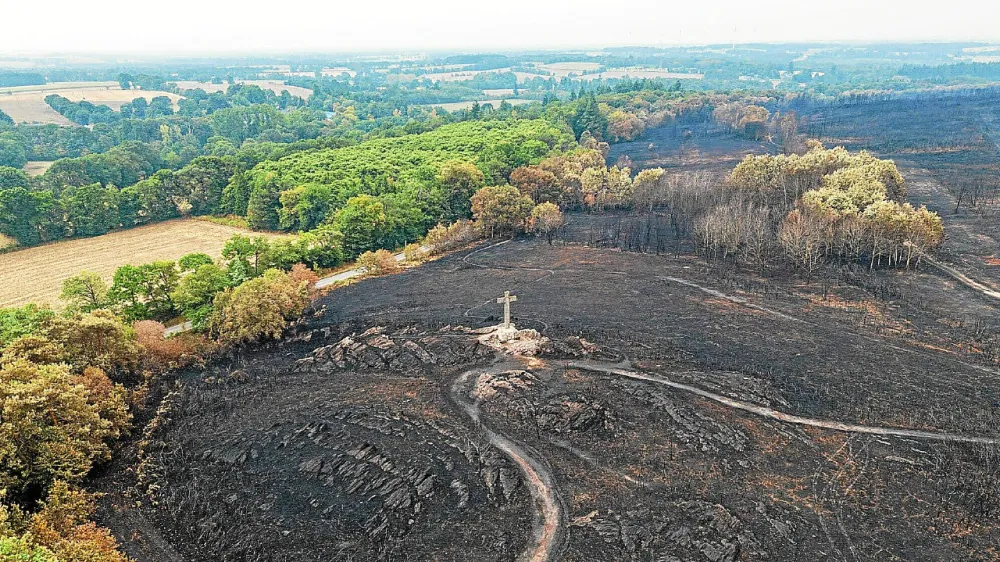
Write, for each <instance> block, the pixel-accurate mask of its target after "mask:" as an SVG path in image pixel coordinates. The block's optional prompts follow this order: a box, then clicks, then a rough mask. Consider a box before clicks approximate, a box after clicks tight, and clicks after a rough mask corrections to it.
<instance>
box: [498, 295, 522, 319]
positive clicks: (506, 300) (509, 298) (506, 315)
mask: <svg viewBox="0 0 1000 562" xmlns="http://www.w3.org/2000/svg"><path fill="white" fill-rule="evenodd" d="M516 300H517V297H516V296H514V295H512V294H510V291H504V292H503V296H502V297H500V298H498V299H497V304H500V303H503V327H504V328H510V303H512V302H515V301H516Z"/></svg>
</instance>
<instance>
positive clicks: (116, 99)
mask: <svg viewBox="0 0 1000 562" xmlns="http://www.w3.org/2000/svg"><path fill="white" fill-rule="evenodd" d="M50 94H58V95H60V96H63V97H64V98H66V99H68V100H71V101H83V100H86V101H89V102H90V103H93V104H95V105H106V106H108V107H110V108H111V109H115V110H117V109H119V108H120V107H121V106H122V104H123V103H127V102H130V101H132V100H134V99H136V98H146V99H147V100H151V99H153V98H155V97H157V96H167V97H169V98H170V99H171V101H173V102H174V107H175V108H176V106H177V100H179V99H180V96H178V95H176V94H168V93H167V92H158V91H152V90H150V91H145V90H123V89H121V86H119V85H118V82H53V83H51V84H44V85H41V86H17V87H13V88H0V110H3V111H4V112H5V113H6V114H7V115H10V117H11V119H13V120H14V122H16V123H37V124H54V125H65V126H70V125H72V124H73V123H72V122H71V121H70V120H69V119H66V118H65V117H63V116H62V115H60V114H59V113H58V112H57V111H56V110H54V109H52V108H51V107H50V106H49V104H47V103H45V96H48V95H50Z"/></svg>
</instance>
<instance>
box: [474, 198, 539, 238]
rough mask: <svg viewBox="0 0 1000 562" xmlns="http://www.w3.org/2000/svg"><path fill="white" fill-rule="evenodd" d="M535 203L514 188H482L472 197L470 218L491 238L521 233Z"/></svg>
mask: <svg viewBox="0 0 1000 562" xmlns="http://www.w3.org/2000/svg"><path fill="white" fill-rule="evenodd" d="M534 206H535V203H534V201H532V200H531V198H530V197H527V196H525V195H522V194H521V192H520V191H518V190H517V188H516V187H512V186H509V185H503V186H499V187H484V188H482V189H480V190H479V191H477V192H476V194H475V195H473V196H472V216H473V217H475V219H476V222H477V224H478V225H479V228H480V229H481V230H482V231H483V232H484V233H487V234H488V235H489V236H490V237H491V238H492V237H497V236H501V237H502V236H504V235H510V236H514V235H516V234H518V233H520V232H523V231H524V229H525V226H526V224H527V220H528V218H529V217H530V216H531V210H532V209H533V208H534Z"/></svg>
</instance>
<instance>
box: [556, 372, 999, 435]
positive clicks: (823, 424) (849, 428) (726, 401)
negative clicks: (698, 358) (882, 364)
mask: <svg viewBox="0 0 1000 562" xmlns="http://www.w3.org/2000/svg"><path fill="white" fill-rule="evenodd" d="M566 365H567V366H569V367H575V368H578V369H584V370H587V371H595V372H600V373H606V374H609V375H617V376H620V377H627V378H630V379H635V380H642V381H648V382H652V383H656V384H662V385H664V386H669V387H671V388H676V389H678V390H683V391H686V392H690V393H692V394H696V395H698V396H701V397H702V398H707V399H709V400H712V401H714V402H718V403H720V404H723V405H726V406H729V407H730V408H736V409H737V410H743V411H744V412H750V413H751V414H756V415H758V416H762V417H765V418H770V419H773V420H778V421H783V422H787V423H794V424H797V425H807V426H810V427H820V428H823V429H832V430H835V431H845V432H848V433H867V434H870V435H886V436H895V437H911V438H914V439H930V440H934V441H950V442H953V443H980V444H987V445H1000V437H977V436H970V435H961V434H957V433H937V432H933V431H921V430H918V429H900V428H894V427H877V426H868V425H858V424H850V423H843V422H838V421H830V420H819V419H814V418H804V417H801V416H795V415H792V414H786V413H784V412H779V411H777V410H773V409H771V408H766V407H764V406H757V405H756V404H750V403H747V402H742V401H739V400H734V399H732V398H728V397H726V396H722V395H720V394H716V393H714V392H709V391H707V390H703V389H701V388H698V387H696V386H691V385H689V384H684V383H680V382H674V381H672V380H670V379H668V378H666V377H662V376H659V375H652V374H648V373H640V372H636V371H627V370H625V369H619V368H616V367H609V366H607V365H603V364H601V363H596V362H592V361H571V362H569V363H567V364H566Z"/></svg>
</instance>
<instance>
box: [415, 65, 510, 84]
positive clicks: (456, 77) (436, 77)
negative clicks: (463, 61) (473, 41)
mask: <svg viewBox="0 0 1000 562" xmlns="http://www.w3.org/2000/svg"><path fill="white" fill-rule="evenodd" d="M485 72H490V73H502V72H510V68H494V69H491V70H456V71H452V72H433V73H430V74H424V75H423V76H421V77H420V78H423V79H426V80H432V81H434V82H461V81H463V80H471V79H473V78H475V77H476V75H477V74H483V73H485Z"/></svg>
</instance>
